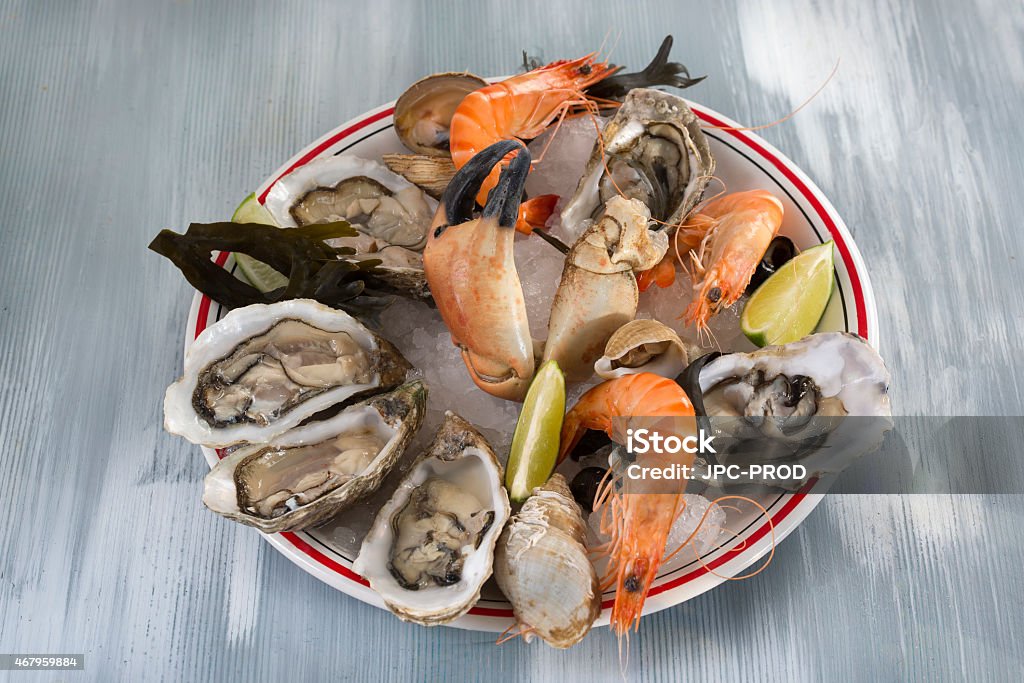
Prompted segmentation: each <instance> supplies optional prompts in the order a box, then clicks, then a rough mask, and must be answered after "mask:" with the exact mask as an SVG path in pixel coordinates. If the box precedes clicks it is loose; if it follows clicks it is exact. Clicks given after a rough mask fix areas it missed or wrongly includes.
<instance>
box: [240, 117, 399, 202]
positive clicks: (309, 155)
mask: <svg viewBox="0 0 1024 683" xmlns="http://www.w3.org/2000/svg"><path fill="white" fill-rule="evenodd" d="M394 112H395V108H394V107H389V108H388V109H385V110H384V111H380V112H377V113H376V114H373V115H372V116H368V117H366V118H365V119H363V120H362V121H357V122H356V123H353V124H352V125H351V126H349V127H348V128H346V129H344V130H342V131H339V132H338V133H337V134H336V135H332V136H331V137H329V138H327V139H326V140H324V141H323V142H321V143H320V144H319V145H317V146H316V147H314V148H313V149H311V150H309V151H308V152H306V153H305V154H303V155H302V156H301V157H299V160H298V161H296V162H295V163H294V164H292V165H291V166H289V167H288V168H287V169H285V171H284V173H282V174H281V175H279V176H277V177H276V178H274V182H273V183H271V184H270V185H268V186H267V189H265V190H264V191H263V193H262V194H260V196H259V202H260V204H262V203H263V202H264V201H265V200H266V199H267V193H268V192H270V188H272V187H273V186H274V183H276V182H277V181H278V180H280V179H281V178H283V177H285V176H286V175H288V174H289V173H291V172H292V171H294V170H295V169H297V168H298V167H299V166H305V165H306V164H308V163H309V162H310V161H312V160H313V159H316V158H317V157H318V156H320V154H322V153H323V151H324V150H325V149H327V148H328V147H330V146H331V145H333V144H335V143H337V142H338V141H339V140H344V139H345V138H347V137H348V136H349V135H352V133H355V132H356V131H358V130H362V129H363V128H366V127H367V126H368V125H370V124H371V123H376V122H377V121H380V120H381V119H383V118H387V117H388V116H391V115H392V114H393V113H394Z"/></svg>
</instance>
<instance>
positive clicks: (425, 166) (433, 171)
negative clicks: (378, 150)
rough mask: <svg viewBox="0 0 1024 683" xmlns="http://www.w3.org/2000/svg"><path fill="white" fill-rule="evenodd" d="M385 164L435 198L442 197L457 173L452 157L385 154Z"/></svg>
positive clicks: (383, 158)
mask: <svg viewBox="0 0 1024 683" xmlns="http://www.w3.org/2000/svg"><path fill="white" fill-rule="evenodd" d="M381 159H382V160H383V161H384V165H385V166H387V167H388V168H389V169H391V170H392V171H394V172H395V173H397V174H398V175H400V176H402V177H403V178H405V179H406V180H408V181H409V182H410V183H412V184H413V185H415V186H416V187H418V188H420V189H421V190H423V191H424V192H426V193H427V194H428V195H430V196H431V197H433V198H434V199H440V198H441V195H442V194H444V190H445V188H446V187H448V183H449V182H451V179H452V177H453V176H454V175H455V162H453V161H452V160H451V158H450V157H440V156H428V155H426V154H385V155H384V156H383V157H381Z"/></svg>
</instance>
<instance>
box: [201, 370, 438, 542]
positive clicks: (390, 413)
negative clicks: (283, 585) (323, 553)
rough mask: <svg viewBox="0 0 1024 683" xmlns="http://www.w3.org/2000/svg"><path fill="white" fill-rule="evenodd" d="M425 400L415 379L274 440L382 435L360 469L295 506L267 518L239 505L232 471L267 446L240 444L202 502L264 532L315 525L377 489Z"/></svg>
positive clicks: (294, 442)
mask: <svg viewBox="0 0 1024 683" xmlns="http://www.w3.org/2000/svg"><path fill="white" fill-rule="evenodd" d="M426 403H427V388H426V386H425V385H424V384H423V382H422V381H419V380H417V381H415V382H409V383H408V384H404V385H402V386H400V387H399V388H398V389H395V390H394V391H391V392H388V393H386V394H380V395H379V396H375V397H374V398H371V399H369V400H367V401H363V402H362V403H357V404H356V405H353V406H350V407H348V408H345V409H344V410H342V411H341V412H340V413H338V414H337V415H335V416H334V417H331V418H329V419H326V420H322V421H319V422H312V423H309V424H305V425H302V426H300V427H296V428H295V429H293V430H291V431H290V432H286V433H285V434H283V435H282V436H281V437H279V438H277V439H275V440H274V442H273V443H272V446H275V447H279V448H291V447H297V446H305V445H311V444H317V443H320V442H322V441H325V440H327V439H330V438H332V437H334V436H337V435H339V434H342V433H344V432H346V431H349V430H354V429H360V428H363V429H365V428H371V429H373V430H375V431H376V432H377V433H378V434H379V435H380V436H381V437H383V438H384V439H386V442H385V444H384V447H383V448H381V450H380V452H379V453H377V455H376V456H375V457H374V459H373V460H372V461H371V462H370V464H369V465H368V466H367V468H366V469H365V470H363V472H361V473H359V474H358V475H356V476H355V477H354V478H352V479H350V480H349V481H347V482H345V483H344V484H342V485H341V486H339V487H338V488H336V489H334V490H333V491H330V492H328V493H326V494H324V495H323V496H321V497H320V498H317V499H316V500H313V501H311V502H309V503H307V504H306V505H303V506H301V507H299V508H297V509H295V510H292V511H290V512H286V513H285V514H283V515H281V516H279V517H274V518H272V519H267V518H265V517H261V516H258V515H255V514H253V513H251V512H248V511H246V510H243V509H241V507H240V506H239V501H238V488H237V483H236V479H235V470H236V468H237V467H238V466H239V464H241V463H242V462H243V461H245V460H246V459H247V458H249V457H250V456H252V455H255V454H257V453H259V452H260V451H261V450H264V449H265V448H267V446H265V445H260V446H243V447H242V448H239V449H237V450H235V451H234V452H232V453H231V455H229V456H228V457H226V458H224V459H223V460H221V461H220V462H218V463H217V465H216V466H214V468H213V469H212V470H211V471H210V473H209V474H208V475H206V479H205V481H204V485H203V504H204V505H206V507H208V508H209V509H210V510H212V511H214V512H216V513H217V514H219V515H223V516H224V517H227V518H228V519H231V520H234V521H236V522H241V523H242V524H247V525H249V526H254V527H256V528H258V529H259V530H260V531H263V532H264V533H268V534H269V533H277V532H281V531H297V530H300V529H305V528H307V527H310V526H314V525H316V524H319V523H321V522H323V521H325V520H327V519H329V518H330V517H332V516H333V515H335V514H336V513H337V512H339V511H341V510H343V509H344V508H346V507H348V506H349V505H351V504H352V503H354V502H355V501H357V500H359V499H361V498H364V497H366V496H368V495H369V494H370V493H373V492H374V491H376V490H377V489H378V488H379V487H380V485H381V482H383V481H384V478H385V477H386V476H387V475H388V473H389V472H391V470H392V469H393V468H394V466H395V463H396V462H398V459H399V458H400V457H401V455H402V453H404V452H405V449H406V447H407V446H408V445H409V442H410V441H412V438H413V436H415V434H416V432H417V431H418V430H419V428H420V425H421V424H422V423H423V413H424V411H425V410H426Z"/></svg>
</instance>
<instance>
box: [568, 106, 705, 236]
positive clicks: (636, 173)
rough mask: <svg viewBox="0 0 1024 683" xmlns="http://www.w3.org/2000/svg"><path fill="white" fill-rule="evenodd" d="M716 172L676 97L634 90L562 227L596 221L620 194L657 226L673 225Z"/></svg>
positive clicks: (604, 136) (607, 131)
mask: <svg viewBox="0 0 1024 683" xmlns="http://www.w3.org/2000/svg"><path fill="white" fill-rule="evenodd" d="M714 170H715V161H714V159H713V158H712V156H711V150H710V149H709V147H708V142H707V138H705V137H704V133H703V132H702V131H701V129H700V125H699V123H698V121H697V117H696V115H694V113H693V112H692V111H691V110H690V108H689V107H688V106H687V105H686V101H685V100H683V99H682V98H681V97H676V96H675V95H670V94H668V93H664V92H661V91H658V90H650V89H647V88H634V89H633V90H630V91H629V94H628V95H627V96H626V99H625V101H624V102H623V103H622V106H621V107H619V110H618V112H617V113H616V114H615V116H614V117H613V118H612V120H611V121H609V122H608V125H606V126H605V127H604V130H603V131H602V132H601V139H600V140H599V141H598V142H597V143H595V145H594V150H593V152H592V153H591V155H590V160H589V161H588V162H587V167H586V170H585V171H584V173H583V177H582V178H581V179H580V182H579V185H578V186H577V188H576V193H575V194H574V195H573V197H572V199H571V200H569V202H568V203H567V204H566V205H565V208H564V209H563V210H562V225H563V226H566V227H568V228H569V229H570V230H574V231H575V230H578V226H580V225H582V223H583V221H584V220H586V219H592V220H597V219H598V218H600V216H601V214H602V213H603V212H604V205H605V203H606V202H607V201H608V200H609V199H610V198H612V197H614V196H616V195H618V194H619V193H620V192H621V193H624V194H625V196H626V197H629V198H631V199H639V200H640V201H641V202H643V203H644V204H645V205H646V206H647V208H648V209H649V210H650V212H651V218H652V219H654V220H655V221H660V222H661V223H668V224H670V225H677V224H679V223H681V222H682V221H683V219H684V218H685V217H686V215H687V214H688V213H690V211H691V210H692V209H693V207H694V206H696V204H697V202H698V201H700V198H701V195H702V194H703V192H704V188H705V187H706V186H707V184H708V180H709V179H710V178H711V175H712V174H713V173H714Z"/></svg>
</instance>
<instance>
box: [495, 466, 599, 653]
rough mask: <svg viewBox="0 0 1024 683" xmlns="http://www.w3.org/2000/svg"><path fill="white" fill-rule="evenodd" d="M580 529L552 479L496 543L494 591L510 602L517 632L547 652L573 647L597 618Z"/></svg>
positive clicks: (562, 487) (594, 585) (577, 515)
mask: <svg viewBox="0 0 1024 683" xmlns="http://www.w3.org/2000/svg"><path fill="white" fill-rule="evenodd" d="M586 528H587V527H586V523H585V522H584V521H583V514H582V512H581V511H580V507H579V505H577V504H576V501H574V500H573V498H572V494H571V493H570V492H569V487H568V486H567V485H566V483H565V479H564V478H563V477H562V475H560V474H554V475H552V476H551V478H550V479H549V480H548V482H547V483H546V484H544V485H543V486H538V487H537V488H535V489H534V490H533V495H532V496H530V498H529V499H527V501H526V502H525V503H523V507H522V509H521V510H520V511H519V514H517V515H515V516H514V517H513V518H512V520H511V521H510V522H509V524H508V526H507V527H506V529H505V531H504V533H503V534H502V535H501V538H500V539H499V540H498V547H497V550H496V552H495V557H494V577H495V579H496V580H497V582H498V586H499V587H500V588H501V590H502V592H503V593H504V594H505V597H507V598H508V599H509V602H511V603H512V610H513V612H514V613H515V615H516V619H517V620H518V622H519V626H520V628H522V629H523V630H524V631H525V630H527V629H529V633H530V634H536V635H537V636H539V637H540V638H541V639H542V640H544V642H546V643H547V644H548V645H551V646H552V647H557V648H567V647H571V646H572V645H575V644H576V643H578V642H579V641H580V640H582V639H583V637H584V636H585V635H587V632H588V631H589V630H590V627H591V625H593V623H594V620H596V619H597V617H598V615H599V614H600V613H601V591H600V588H599V586H598V580H597V572H596V571H594V565H593V564H591V562H590V559H589V558H588V557H587V549H586V545H585V539H586ZM525 637H526V638H529V637H530V636H529V635H527V636H525Z"/></svg>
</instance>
